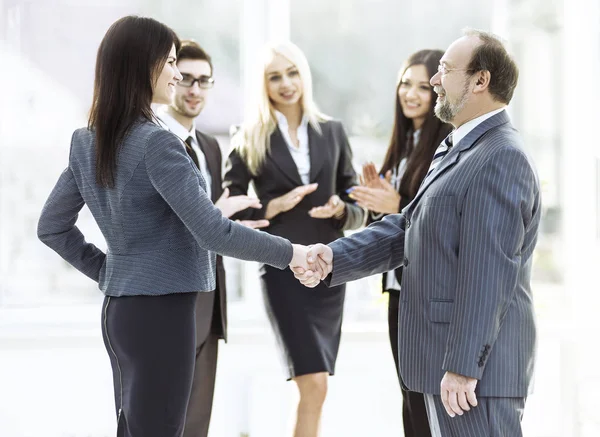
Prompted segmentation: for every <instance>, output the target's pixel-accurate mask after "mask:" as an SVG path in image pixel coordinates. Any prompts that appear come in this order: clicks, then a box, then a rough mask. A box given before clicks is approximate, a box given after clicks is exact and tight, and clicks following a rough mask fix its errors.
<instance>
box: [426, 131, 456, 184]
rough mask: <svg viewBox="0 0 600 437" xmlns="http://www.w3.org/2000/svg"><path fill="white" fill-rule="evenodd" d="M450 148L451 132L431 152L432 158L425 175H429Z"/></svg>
mask: <svg viewBox="0 0 600 437" xmlns="http://www.w3.org/2000/svg"><path fill="white" fill-rule="evenodd" d="M451 148H452V134H450V135H448V136H447V137H446V138H445V139H444V141H442V143H441V144H440V145H439V146H438V148H437V149H436V150H435V153H434V154H433V159H432V160H431V165H430V166H429V170H428V171H427V175H426V176H425V177H427V176H429V175H430V174H431V173H432V172H433V171H434V170H435V168H436V167H437V166H438V165H439V164H440V162H442V159H444V157H445V156H446V155H447V154H448V152H449V151H450V149H451Z"/></svg>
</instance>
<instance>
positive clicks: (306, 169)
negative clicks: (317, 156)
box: [275, 111, 310, 184]
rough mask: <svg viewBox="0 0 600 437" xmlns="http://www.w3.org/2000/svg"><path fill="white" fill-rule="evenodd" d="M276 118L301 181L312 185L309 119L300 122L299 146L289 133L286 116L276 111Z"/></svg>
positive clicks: (303, 118) (305, 118)
mask: <svg viewBox="0 0 600 437" xmlns="http://www.w3.org/2000/svg"><path fill="white" fill-rule="evenodd" d="M275 117H277V124H278V125H279V130H280V131H281V134H282V135H283V139H284V140H285V142H286V144H287V146H288V149H289V150H290V153H291V155H292V158H293V159H294V162H295V163H296V167H297V168H298V174H299V175H300V179H301V180H302V183H304V184H309V183H310V150H309V148H308V117H306V116H303V117H302V122H300V126H298V131H297V133H296V136H297V137H298V143H299V146H298V147H296V145H295V144H294V143H293V142H292V139H291V137H290V133H289V131H288V129H289V124H288V121H287V118H285V115H283V114H282V113H281V112H279V111H275Z"/></svg>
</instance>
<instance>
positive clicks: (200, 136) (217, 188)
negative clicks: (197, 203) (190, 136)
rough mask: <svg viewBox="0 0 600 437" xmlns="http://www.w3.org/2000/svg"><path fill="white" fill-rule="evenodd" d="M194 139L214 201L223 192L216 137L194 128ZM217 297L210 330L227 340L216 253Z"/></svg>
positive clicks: (222, 277)
mask: <svg viewBox="0 0 600 437" xmlns="http://www.w3.org/2000/svg"><path fill="white" fill-rule="evenodd" d="M196 139H197V140H198V144H200V149H201V150H202V153H204V156H205V157H206V165H207V167H208V172H209V173H210V176H211V178H212V184H211V193H210V198H211V200H212V201H213V203H215V202H216V201H217V200H219V197H221V195H222V194H223V187H222V184H221V182H222V181H223V173H222V171H221V169H222V165H223V155H222V154H221V148H220V147H219V143H218V142H217V139H216V138H215V137H213V136H210V135H207V134H205V133H202V132H200V131H199V130H196ZM215 293H217V299H218V300H219V308H220V311H219V312H217V313H216V314H214V317H213V325H212V331H213V333H215V334H217V335H219V337H221V338H223V339H224V340H225V341H227V285H226V278H225V267H224V265H223V257H222V256H221V255H217V287H216V288H215Z"/></svg>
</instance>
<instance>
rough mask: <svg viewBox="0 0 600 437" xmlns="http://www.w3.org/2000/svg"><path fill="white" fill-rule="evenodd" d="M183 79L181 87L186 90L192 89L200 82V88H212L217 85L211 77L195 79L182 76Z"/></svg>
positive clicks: (185, 75)
mask: <svg viewBox="0 0 600 437" xmlns="http://www.w3.org/2000/svg"><path fill="white" fill-rule="evenodd" d="M182 76H183V79H181V80H180V81H179V85H181V86H184V87H186V88H191V87H193V86H194V84H195V83H196V82H198V86H199V87H200V88H204V89H207V88H212V87H213V85H214V84H215V80H214V79H213V78H212V77H210V76H200V77H197V78H196V77H194V76H191V75H189V74H182Z"/></svg>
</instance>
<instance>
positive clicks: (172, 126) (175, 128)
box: [158, 110, 196, 141]
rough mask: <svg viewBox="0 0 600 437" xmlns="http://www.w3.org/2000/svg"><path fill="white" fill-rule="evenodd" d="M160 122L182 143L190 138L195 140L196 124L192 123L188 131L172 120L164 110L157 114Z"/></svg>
mask: <svg viewBox="0 0 600 437" xmlns="http://www.w3.org/2000/svg"><path fill="white" fill-rule="evenodd" d="M158 117H159V118H160V120H161V121H162V122H163V123H164V124H165V125H166V126H167V127H168V128H169V130H170V131H171V132H173V133H174V134H175V135H177V136H178V137H179V138H181V139H182V140H183V141H185V140H187V139H188V137H190V136H191V137H192V138H193V139H194V141H195V140H196V122H195V121H194V122H193V123H192V128H191V129H190V130H189V131H188V130H187V129H186V128H185V127H183V126H182V125H181V123H179V122H178V121H177V120H175V118H173V117H172V116H171V115H170V114H169V113H168V112H167V111H166V110H163V111H161V112H159V113H158Z"/></svg>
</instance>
